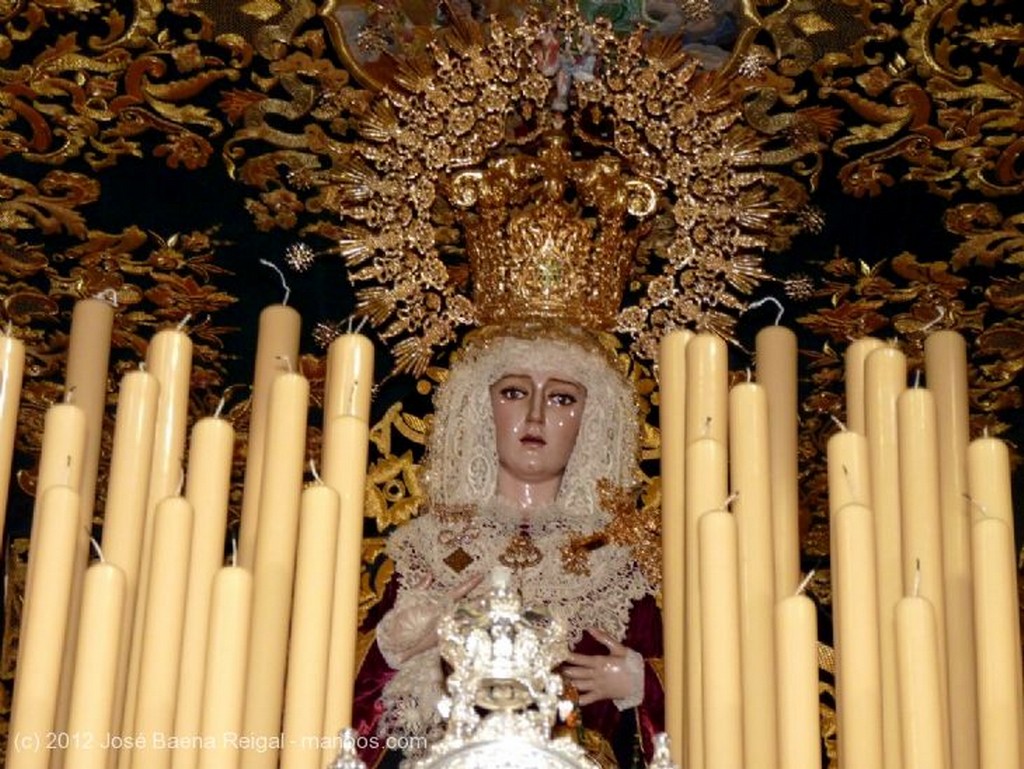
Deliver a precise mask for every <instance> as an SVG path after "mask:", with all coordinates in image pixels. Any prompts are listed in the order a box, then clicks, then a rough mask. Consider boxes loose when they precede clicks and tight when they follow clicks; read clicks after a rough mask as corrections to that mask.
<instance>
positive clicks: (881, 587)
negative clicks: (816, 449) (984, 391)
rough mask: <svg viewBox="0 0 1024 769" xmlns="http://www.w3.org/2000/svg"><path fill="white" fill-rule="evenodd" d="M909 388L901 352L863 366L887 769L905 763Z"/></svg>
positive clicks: (873, 357)
mask: <svg viewBox="0 0 1024 769" xmlns="http://www.w3.org/2000/svg"><path fill="white" fill-rule="evenodd" d="M906 387H907V359H906V356H905V355H904V354H903V353H902V352H901V351H900V350H898V349H897V348H896V347H894V346H891V345H886V346H884V347H879V348H878V349H876V350H873V351H872V352H871V353H869V354H868V356H867V360H866V361H865V364H864V389H865V396H864V420H865V425H866V430H867V439H868V461H869V464H870V469H869V471H868V472H869V477H870V481H871V501H872V506H871V511H872V513H874V516H875V549H876V561H875V566H876V568H877V570H878V571H877V575H878V616H879V623H878V632H879V644H880V647H879V648H880V651H881V655H882V656H881V665H882V731H883V738H882V746H883V751H884V756H885V767H886V769H900V763H901V761H902V750H901V748H900V719H899V692H898V687H897V681H898V677H897V675H896V628H895V625H894V624H893V623H892V622H891V621H890V620H889V618H890V617H892V616H893V612H895V610H896V604H897V603H899V602H900V599H901V598H902V597H903V594H904V591H903V562H902V539H903V532H902V526H901V520H900V464H899V459H900V456H899V438H898V433H897V418H896V400H897V398H898V397H899V395H900V393H901V392H903V391H904V390H905V389H906Z"/></svg>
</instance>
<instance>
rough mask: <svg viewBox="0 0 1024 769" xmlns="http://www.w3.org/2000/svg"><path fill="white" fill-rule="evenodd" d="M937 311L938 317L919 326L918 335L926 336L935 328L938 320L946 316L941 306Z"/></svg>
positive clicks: (944, 309)
mask: <svg viewBox="0 0 1024 769" xmlns="http://www.w3.org/2000/svg"><path fill="white" fill-rule="evenodd" d="M938 310H939V314H938V315H936V316H935V317H934V318H932V319H931V320H930V321H928V322H927V323H925V324H924V325H923V326H921V328H920V333H922V334H927V333H928V332H929V331H930V330H931V328H932V327H933V326H935V325H936V324H937V323H938V322H939V321H940V320H942V319H943V318H944V317H945V316H946V308H945V307H943V306H942V305H941V304H940V305H939V307H938Z"/></svg>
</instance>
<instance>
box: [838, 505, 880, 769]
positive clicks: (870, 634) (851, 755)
mask: <svg viewBox="0 0 1024 769" xmlns="http://www.w3.org/2000/svg"><path fill="white" fill-rule="evenodd" d="M832 526H833V528H834V529H835V535H834V542H835V546H834V548H833V550H832V571H833V579H834V581H835V592H834V593H833V598H834V603H833V611H834V613H835V618H836V630H835V636H836V644H835V645H836V666H837V668H838V680H837V686H836V710H837V717H838V736H839V763H840V766H864V767H869V766H871V767H878V766H882V761H883V758H882V682H881V660H880V650H879V638H878V582H877V579H876V573H877V572H876V569H875V552H876V550H875V530H874V521H873V516H872V514H871V511H870V510H869V509H868V508H867V507H864V506H863V505H858V504H848V505H846V506H845V507H843V508H840V509H839V510H838V511H836V513H835V515H834V516H833V518H832Z"/></svg>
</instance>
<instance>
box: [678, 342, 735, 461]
mask: <svg viewBox="0 0 1024 769" xmlns="http://www.w3.org/2000/svg"><path fill="white" fill-rule="evenodd" d="M728 403H729V349H728V347H727V346H726V344H725V340H724V339H722V338H721V337H720V336H717V335H715V334H697V335H696V336H695V337H693V339H691V340H690V343H689V344H687V345H686V444H687V445H690V444H691V443H693V442H694V441H696V440H699V439H700V438H713V439H715V440H716V441H719V442H721V443H725V441H726V436H727V435H728V434H729V426H728V423H727V422H728V414H729V405H728Z"/></svg>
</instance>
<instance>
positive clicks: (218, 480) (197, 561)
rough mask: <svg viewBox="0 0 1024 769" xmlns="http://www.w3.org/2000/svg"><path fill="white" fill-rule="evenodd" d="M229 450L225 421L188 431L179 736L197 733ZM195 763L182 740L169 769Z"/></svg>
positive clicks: (230, 434) (190, 746) (189, 768)
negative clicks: (189, 515)
mask: <svg viewBox="0 0 1024 769" xmlns="http://www.w3.org/2000/svg"><path fill="white" fill-rule="evenodd" d="M234 447H235V431H234V428H232V427H231V424H230V423H229V422H228V421H227V420H225V419H221V418H220V417H204V418H203V419H200V420H199V421H198V422H196V425H195V427H193V428H192V441H191V444H190V446H189V456H188V472H187V473H186V475H185V479H186V482H185V498H186V499H187V500H188V501H189V502H190V503H191V505H192V509H193V511H194V513H195V523H194V525H193V528H192V546H191V551H190V552H191V556H190V560H189V566H188V593H187V597H186V600H185V620H184V626H183V630H182V642H181V669H180V672H179V675H178V698H177V705H176V708H175V714H174V733H175V734H180V735H194V734H198V733H199V720H200V713H201V710H202V708H201V703H202V697H203V675H204V667H205V664H206V633H207V627H208V624H209V620H210V598H211V595H212V593H211V591H212V588H213V578H214V576H215V575H216V574H217V572H218V570H219V569H220V568H221V566H222V565H223V563H224V536H225V527H226V524H227V516H228V494H229V493H230V491H231V460H232V455H233V453H234ZM198 761H199V746H198V745H196V744H195V743H194V742H187V741H186V742H184V743H183V744H182V745H180V746H179V747H178V748H177V749H176V750H175V751H174V754H173V759H172V761H171V766H172V767H174V769H194V767H195V766H196V765H197V763H198Z"/></svg>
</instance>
